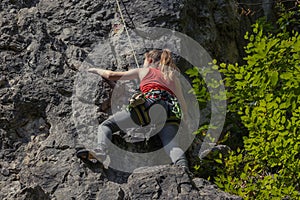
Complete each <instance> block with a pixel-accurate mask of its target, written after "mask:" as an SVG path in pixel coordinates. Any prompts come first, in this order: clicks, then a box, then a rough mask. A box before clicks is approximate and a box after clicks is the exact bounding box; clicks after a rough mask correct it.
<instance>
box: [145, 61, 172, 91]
mask: <svg viewBox="0 0 300 200" xmlns="http://www.w3.org/2000/svg"><path fill="white" fill-rule="evenodd" d="M148 69H149V70H148V73H147V74H146V75H145V76H144V78H143V79H142V80H141V83H140V90H141V91H142V92H143V93H146V92H149V91H150V90H153V89H154V90H166V91H168V92H170V93H171V94H174V91H175V83H174V81H172V80H168V79H165V78H164V76H163V74H162V72H161V71H160V70H159V69H156V68H151V67H150V68H148Z"/></svg>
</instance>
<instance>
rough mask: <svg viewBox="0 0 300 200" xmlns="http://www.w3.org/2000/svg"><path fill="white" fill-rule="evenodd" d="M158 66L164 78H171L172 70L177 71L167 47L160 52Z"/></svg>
mask: <svg viewBox="0 0 300 200" xmlns="http://www.w3.org/2000/svg"><path fill="white" fill-rule="evenodd" d="M159 68H160V71H161V72H162V74H163V75H164V78H165V79H168V80H173V76H174V72H175V71H179V69H178V67H177V66H176V65H175V63H174V61H173V58H172V53H171V51H170V50H169V49H164V50H163V51H162V54H161V58H160V62H159Z"/></svg>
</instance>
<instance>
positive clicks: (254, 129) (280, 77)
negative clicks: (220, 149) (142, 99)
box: [215, 22, 300, 199]
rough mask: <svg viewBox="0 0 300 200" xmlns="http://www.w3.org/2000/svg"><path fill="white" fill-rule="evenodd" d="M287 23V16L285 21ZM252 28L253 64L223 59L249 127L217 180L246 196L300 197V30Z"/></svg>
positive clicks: (233, 103) (234, 106) (237, 108)
mask: <svg viewBox="0 0 300 200" xmlns="http://www.w3.org/2000/svg"><path fill="white" fill-rule="evenodd" d="M280 23H281V22H280ZM263 28H264V27H263V26H262V25H261V24H259V23H256V24H254V26H253V33H252V34H249V33H247V34H246V35H245V39H247V40H248V41H249V43H248V45H247V46H246V48H245V52H246V53H247V56H246V58H245V61H246V62H247V64H245V65H242V66H239V65H238V64H228V65H226V64H220V71H221V72H222V73H223V74H224V75H225V82H226V86H228V87H229V88H230V90H229V91H228V93H227V96H228V97H229V100H230V105H229V110H231V111H234V112H237V113H238V114H239V115H240V116H241V121H242V123H243V124H244V125H245V127H247V129H248V131H249V136H248V137H244V149H243V150H241V151H237V152H232V153H231V154H230V156H229V157H228V158H226V159H225V160H224V165H225V168H220V169H219V175H218V177H217V178H215V181H216V184H217V185H218V186H219V187H221V188H224V189H225V190H226V191H228V192H232V193H235V194H238V195H240V196H242V197H244V198H245V199H265V198H266V197H267V198H268V199H282V198H285V197H289V198H291V199H296V198H300V196H299V189H300V188H299V183H300V159H299V158H300V134H299V127H300V109H299V107H300V59H299V58H300V35H299V33H297V32H294V31H293V32H292V33H288V32H286V29H284V28H283V29H281V30H282V31H281V32H278V33H276V34H271V33H270V34H265V33H264V31H263Z"/></svg>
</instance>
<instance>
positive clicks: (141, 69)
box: [139, 68, 149, 80]
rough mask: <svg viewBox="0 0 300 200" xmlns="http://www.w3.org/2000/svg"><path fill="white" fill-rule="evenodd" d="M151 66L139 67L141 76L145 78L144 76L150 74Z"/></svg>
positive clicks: (141, 78)
mask: <svg viewBox="0 0 300 200" xmlns="http://www.w3.org/2000/svg"><path fill="white" fill-rule="evenodd" d="M148 72H149V68H140V69H139V78H140V80H143V78H144V77H145V76H146V75H147V74H148Z"/></svg>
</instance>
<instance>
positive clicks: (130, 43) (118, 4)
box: [116, 0, 140, 68]
mask: <svg viewBox="0 0 300 200" xmlns="http://www.w3.org/2000/svg"><path fill="white" fill-rule="evenodd" d="M116 2H117V6H118V10H119V13H120V16H121V19H122V22H123V26H124V29H125V31H126V34H127V37H128V41H129V45H130V48H131V51H132V53H133V57H134V60H135V64H136V66H137V67H138V68H140V65H139V62H138V60H137V58H136V55H135V51H134V48H133V45H132V42H131V38H130V35H129V33H128V29H127V26H126V22H125V20H124V17H123V13H122V10H121V7H120V3H119V0H116Z"/></svg>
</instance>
